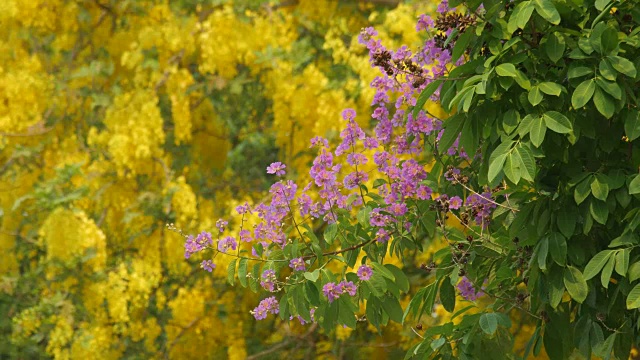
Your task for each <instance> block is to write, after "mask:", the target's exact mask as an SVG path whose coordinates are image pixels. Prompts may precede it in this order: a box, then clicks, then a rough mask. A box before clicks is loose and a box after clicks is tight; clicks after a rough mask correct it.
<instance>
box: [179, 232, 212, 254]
mask: <svg viewBox="0 0 640 360" xmlns="http://www.w3.org/2000/svg"><path fill="white" fill-rule="evenodd" d="M211 245H213V239H212V238H211V233H209V232H206V231H203V232H201V233H200V234H198V236H196V237H194V236H193V235H189V236H188V237H187V240H186V241H185V243H184V258H185V259H188V258H189V257H191V254H194V253H197V252H200V251H202V250H204V248H206V247H207V246H211Z"/></svg>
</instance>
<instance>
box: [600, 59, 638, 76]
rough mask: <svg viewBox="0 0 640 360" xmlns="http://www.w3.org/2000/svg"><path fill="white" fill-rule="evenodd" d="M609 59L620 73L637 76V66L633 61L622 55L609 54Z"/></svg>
mask: <svg viewBox="0 0 640 360" xmlns="http://www.w3.org/2000/svg"><path fill="white" fill-rule="evenodd" d="M607 59H608V60H609V62H611V66H613V68H614V69H616V70H617V71H618V72H619V73H622V74H625V75H627V76H628V77H630V78H635V77H636V67H635V66H634V65H633V63H632V62H631V61H629V60H627V59H625V58H623V57H620V56H608V57H607Z"/></svg>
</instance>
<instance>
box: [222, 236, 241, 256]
mask: <svg viewBox="0 0 640 360" xmlns="http://www.w3.org/2000/svg"><path fill="white" fill-rule="evenodd" d="M237 248H238V243H237V242H236V238H234V237H233V236H227V237H226V238H224V239H222V240H218V251H220V252H223V253H226V252H227V251H228V250H229V249H231V250H235V249H237Z"/></svg>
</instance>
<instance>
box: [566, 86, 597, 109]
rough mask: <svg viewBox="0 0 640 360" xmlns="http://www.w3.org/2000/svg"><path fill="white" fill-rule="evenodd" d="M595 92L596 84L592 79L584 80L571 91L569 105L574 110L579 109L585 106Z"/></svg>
mask: <svg viewBox="0 0 640 360" xmlns="http://www.w3.org/2000/svg"><path fill="white" fill-rule="evenodd" d="M595 91H596V83H595V81H593V79H589V80H585V81H583V82H582V83H580V85H578V87H577V88H576V89H575V90H574V91H573V95H572V96H571V105H572V106H573V108H574V109H579V108H581V107H583V106H585V105H586V104H587V103H588V102H589V100H591V97H592V96H593V93H594V92H595Z"/></svg>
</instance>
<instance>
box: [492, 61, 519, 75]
mask: <svg viewBox="0 0 640 360" xmlns="http://www.w3.org/2000/svg"><path fill="white" fill-rule="evenodd" d="M496 73H497V74H498V75H499V76H506V77H516V76H518V71H517V70H516V67H515V65H513V64H511V63H504V64H500V65H498V66H496Z"/></svg>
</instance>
